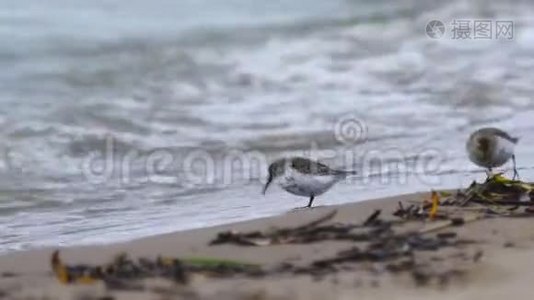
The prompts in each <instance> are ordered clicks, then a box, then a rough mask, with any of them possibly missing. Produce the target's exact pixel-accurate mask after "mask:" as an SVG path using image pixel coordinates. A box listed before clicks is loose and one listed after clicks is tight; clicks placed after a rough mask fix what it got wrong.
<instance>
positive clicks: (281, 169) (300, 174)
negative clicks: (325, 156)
mask: <svg viewBox="0 0 534 300" xmlns="http://www.w3.org/2000/svg"><path fill="white" fill-rule="evenodd" d="M350 174H356V172H355V171H344V170H334V169H331V168H330V167H328V166H327V165H325V164H322V163H320V162H316V161H313V160H309V159H307V158H302V157H289V158H281V159H278V160H276V161H274V162H273V163H271V164H270V165H269V177H268V178H267V182H266V183H265V186H264V187H263V194H264V195H265V192H266V191H267V188H268V187H269V185H270V184H271V183H272V182H273V181H275V182H277V183H278V185H279V186H280V187H281V188H282V189H284V190H286V191H287V192H289V193H291V194H294V195H298V196H305V197H309V198H310V201H309V202H308V205H307V206H306V207H311V206H312V203H313V199H314V198H315V197H316V196H319V195H321V194H323V193H324V192H326V191H328V190H329V189H330V188H331V187H332V186H333V185H334V184H336V183H337V182H338V181H340V180H343V179H345V177H347V175H350Z"/></svg>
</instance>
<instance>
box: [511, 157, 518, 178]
mask: <svg viewBox="0 0 534 300" xmlns="http://www.w3.org/2000/svg"><path fill="white" fill-rule="evenodd" d="M512 163H513V164H514V177H513V178H512V180H515V179H516V178H517V180H519V173H518V172H517V166H516V163H515V154H514V155H512Z"/></svg>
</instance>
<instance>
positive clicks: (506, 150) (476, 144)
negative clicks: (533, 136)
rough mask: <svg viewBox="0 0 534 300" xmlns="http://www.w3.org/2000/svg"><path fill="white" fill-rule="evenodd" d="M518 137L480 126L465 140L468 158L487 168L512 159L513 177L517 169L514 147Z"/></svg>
mask: <svg viewBox="0 0 534 300" xmlns="http://www.w3.org/2000/svg"><path fill="white" fill-rule="evenodd" d="M518 141H519V138H517V137H512V136H510V135H509V134H508V133H506V132H504V131H502V130H500V129H498V128H493V127H488V128H481V129H479V130H477V131H475V132H474V133H473V134H471V136H470V137H469V139H468V140H467V144H466V149H467V153H468V155H469V159H470V160H471V161H472V162H473V163H474V164H476V165H478V166H480V167H483V168H487V169H488V170H489V172H490V173H491V172H492V169H493V168H497V167H500V166H502V165H504V164H505V163H506V162H508V161H509V160H510V159H512V162H513V165H514V179H515V178H516V176H517V175H518V174H517V169H516V162H515V154H514V148H515V145H516V144H517V142H518Z"/></svg>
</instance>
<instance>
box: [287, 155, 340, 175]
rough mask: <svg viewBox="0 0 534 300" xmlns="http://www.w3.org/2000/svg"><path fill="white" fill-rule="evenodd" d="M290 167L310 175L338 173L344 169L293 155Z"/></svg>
mask: <svg viewBox="0 0 534 300" xmlns="http://www.w3.org/2000/svg"><path fill="white" fill-rule="evenodd" d="M291 167H292V168H293V169H295V170H297V171H299V172H301V173H303V174H312V175H339V174H344V173H345V172H344V171H338V170H333V169H331V168H330V167H329V166H327V165H325V164H322V163H320V162H317V161H312V160H309V159H306V158H302V157H294V158H292V159H291Z"/></svg>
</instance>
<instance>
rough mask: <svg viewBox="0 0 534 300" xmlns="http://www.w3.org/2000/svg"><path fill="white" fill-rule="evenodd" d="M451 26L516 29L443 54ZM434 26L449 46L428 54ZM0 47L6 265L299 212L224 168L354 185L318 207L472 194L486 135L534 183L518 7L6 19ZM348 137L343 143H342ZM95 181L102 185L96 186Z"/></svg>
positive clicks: (66, 8) (25, 2) (93, 8)
mask: <svg viewBox="0 0 534 300" xmlns="http://www.w3.org/2000/svg"><path fill="white" fill-rule="evenodd" d="M458 19H461V20H490V21H491V22H493V23H492V24H494V27H493V29H492V30H494V31H495V30H496V28H495V22H496V21H512V22H513V24H514V29H513V30H514V32H513V38H512V39H510V40H508V39H496V38H494V37H492V38H491V39H488V40H482V39H477V40H475V39H466V40H459V39H454V38H453V36H451V34H452V31H451V27H452V22H453V21H454V20H458ZM431 20H441V21H443V22H444V23H445V29H446V32H445V35H444V36H443V37H441V38H439V39H432V38H430V37H428V36H427V34H426V32H425V27H426V25H427V23H428V22H429V21H431ZM493 36H495V32H493ZM0 40H1V41H2V45H1V46H0V125H1V126H0V128H1V130H0V135H1V139H0V141H1V143H0V252H7V251H15V250H21V249H28V248H35V247H43V246H54V245H73V244H88V243H108V242H115V241H124V240H129V239H133V238H138V237H143V236H148V235H154V234H160V233H166V232H171V231H176V230H184V229H189V228H197V227H203V226H210V225H215V224H221V223H228V222H234V221H239V220H246V219H251V218H257V217H262V216H269V215H273V214H279V213H284V212H287V211H288V210H291V209H292V208H295V207H297V206H303V205H305V204H306V201H307V200H306V199H304V198H300V197H296V196H293V195H290V194H288V193H285V192H283V191H281V190H280V189H272V190H270V191H269V193H268V194H267V195H266V196H262V195H261V193H260V192H261V182H260V181H261V180H262V179H263V178H262V176H263V174H262V172H259V173H258V172H254V174H252V175H251V176H249V177H247V176H240V175H239V174H242V171H243V170H241V169H239V168H238V167H236V168H232V169H231V171H230V172H233V173H235V174H237V175H236V176H235V178H233V179H232V180H230V181H228V180H226V181H228V182H226V181H225V180H221V178H220V176H219V175H220V174H221V172H223V173H224V172H229V171H228V169H224V170H222V171H221V169H220V168H221V162H222V161H224V159H225V157H226V156H227V154H228V153H231V152H232V151H234V152H235V151H243V152H245V153H247V152H248V151H256V152H257V153H261V154H262V155H264V157H265V158H266V160H267V161H268V160H270V159H272V158H275V157H280V156H283V155H294V154H302V152H303V151H309V150H310V149H315V150H317V149H318V150H321V151H320V152H321V153H322V154H325V157H324V159H323V160H324V161H326V162H328V163H329V164H331V165H332V166H336V167H340V168H351V169H354V168H355V169H358V170H361V175H360V176H358V177H356V178H353V179H351V180H349V181H347V182H343V183H340V184H339V185H337V186H335V187H334V188H333V189H332V190H331V191H329V192H328V193H326V194H324V195H322V196H321V197H318V198H317V200H316V205H331V204H338V203H346V202H353V201H361V200H366V199H372V198H378V197H384V196H391V195H396V194H401V193H411V192H416V191H429V190H430V189H431V188H434V189H436V188H458V187H460V186H465V185H466V184H468V183H470V182H471V181H472V180H474V179H479V180H480V179H483V178H484V176H485V175H484V172H483V170H480V168H477V167H476V166H474V165H472V164H471V163H470V162H469V161H468V160H467V158H466V155H465V150H464V149H465V140H466V138H467V136H468V135H469V133H470V132H471V131H472V130H474V129H476V128H478V127H481V126H489V125H491V126H499V127H501V128H503V129H506V130H508V131H509V132H510V133H512V134H513V135H516V136H520V137H521V141H520V144H519V146H518V147H517V159H518V165H519V167H520V174H521V176H522V178H523V179H525V180H533V175H534V172H533V171H532V166H533V165H534V156H533V153H534V151H533V150H532V149H533V145H534V133H533V132H534V131H533V129H534V121H533V115H534V100H533V98H532V96H533V95H534V91H533V90H534V77H533V76H532V71H533V68H534V3H532V2H531V1H516V0H506V1H489V0H487V1H474V0H471V1H465V0H452V1H436V0H424V1H423V0H419V1H416V0H396V1H393V0H387V1H386V0H378V1H364V0H330V1H324V0H292V1H259V0H227V1H221V0H181V1H171V0H153V1H144V0H132V1H127V2H125V1H119V0H93V1H81V0H48V1H34V0H3V1H2V3H1V4H0ZM343 122H346V123H343ZM351 122H352V123H351ZM346 124H348V125H347V126H350V125H351V124H352V125H356V127H355V128H353V130H355V131H352V133H351V131H350V128H348V131H347V132H348V133H347V134H354V133H355V134H356V135H357V139H355V140H354V141H352V143H347V141H346V140H344V139H343V138H341V139H340V138H339V136H337V138H336V135H335V133H336V132H337V131H336V129H339V128H340V126H341V127H342V126H345V125H346ZM343 130H344V129H343ZM337 133H339V132H337ZM109 141H112V147H111V148H110V147H109V145H110V142H109ZM343 142H345V143H343ZM349 142H351V141H349ZM110 152H111V153H112V154H113V155H112V156H113V159H112V162H113V166H110V165H107V166H106V165H104V162H105V159H106V157H108V156H109V153H110ZM166 154H171V156H172V158H173V160H172V162H168V161H165V158H166ZM128 155H130V156H128ZM202 155H204V156H205V155H208V156H209V158H210V159H211V160H212V161H213V162H214V163H215V169H216V170H217V172H218V173H217V174H215V175H214V176H213V177H212V178H211V179H210V180H205V181H204V182H202V181H194V180H190V176H189V177H188V174H186V173H187V172H189V173H191V172H193V173H194V172H200V173H202V172H203V171H205V170H206V169H207V167H206V166H205V165H204V166H203V165H202V164H198V163H193V162H194V159H193V160H191V161H189V162H190V163H191V166H192V169H191V170H185V169H184V168H183V165H182V164H183V161H184V159H185V158H191V157H196V158H198V157H203V156H202ZM167 156H168V155H167ZM124 157H128V161H130V160H131V161H132V164H131V165H130V164H127V165H126V166H125V165H124V164H123V161H124ZM147 157H151V159H152V158H154V157H155V158H154V161H151V162H148V163H147ZM100 158H101V159H100ZM347 158H350V159H347ZM370 159H378V160H379V161H381V162H383V164H382V166H379V168H372V167H371V164H369V160H370ZM399 161H400V162H401V163H400V164H398V162H399ZM88 162H89V163H90V164H88ZM197 162H198V161H197ZM390 162H393V164H391V163H390ZM147 165H150V166H153V167H154V170H152V171H153V172H152V173H157V174H156V175H157V176H156V179H152V180H146V178H147V174H146V173H147ZM399 165H400V167H399ZM88 166H89V167H90V168H91V170H93V172H96V174H97V175H98V174H104V175H109V176H103V177H99V178H100V179H103V180H99V181H98V182H96V181H95V180H94V179H95V178H88V175H87V169H88ZM169 166H170V167H169ZM222 166H223V168H224V165H222ZM262 167H263V168H264V167H266V166H262ZM109 170H111V171H112V172H111V173H109V174H108V173H106V172H107V171H109ZM259 170H260V171H261V170H263V169H259ZM99 171H101V172H100V173H99ZM245 171H246V170H245ZM125 172H126V173H127V174H124V173H125ZM233 173H232V174H233ZM195 174H196V173H195ZM189 175H190V174H189ZM89 177H91V176H89ZM97 177H98V176H97ZM241 177H243V178H241ZM97 179H98V178H97Z"/></svg>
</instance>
